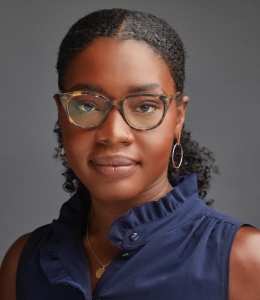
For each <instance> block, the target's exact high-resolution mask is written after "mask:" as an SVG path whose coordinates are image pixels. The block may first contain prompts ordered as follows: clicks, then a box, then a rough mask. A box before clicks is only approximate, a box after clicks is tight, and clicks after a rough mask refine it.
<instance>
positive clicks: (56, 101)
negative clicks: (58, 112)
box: [53, 94, 61, 109]
mask: <svg viewBox="0 0 260 300" xmlns="http://www.w3.org/2000/svg"><path fill="white" fill-rule="evenodd" d="M53 99H54V100H55V103H56V105H57V108H58V109H59V107H60V105H61V102H60V97H59V95H58V94H55V95H54V96H53Z"/></svg>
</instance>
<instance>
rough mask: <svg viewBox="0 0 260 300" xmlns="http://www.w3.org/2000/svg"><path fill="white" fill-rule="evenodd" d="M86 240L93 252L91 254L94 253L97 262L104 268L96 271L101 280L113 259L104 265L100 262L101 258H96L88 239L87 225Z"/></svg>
mask: <svg viewBox="0 0 260 300" xmlns="http://www.w3.org/2000/svg"><path fill="white" fill-rule="evenodd" d="M86 238H87V242H88V245H89V248H90V250H91V252H92V253H93V255H94V256H95V258H96V260H97V261H98V262H99V263H100V264H101V266H102V268H98V269H97V271H96V278H97V279H99V278H100V277H101V276H102V275H103V273H104V272H105V270H106V267H107V266H109V265H110V264H111V262H112V261H113V259H112V260H111V261H110V262H109V263H108V264H105V265H104V264H102V262H101V261H100V260H99V258H98V257H97V256H96V254H95V252H94V250H93V249H92V247H91V245H90V242H89V239H88V225H87V232H86Z"/></svg>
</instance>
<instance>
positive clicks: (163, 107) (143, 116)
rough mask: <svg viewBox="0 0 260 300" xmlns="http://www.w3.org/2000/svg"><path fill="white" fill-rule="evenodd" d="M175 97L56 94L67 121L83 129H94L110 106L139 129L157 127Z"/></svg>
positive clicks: (82, 92) (106, 113) (101, 121)
mask: <svg viewBox="0 0 260 300" xmlns="http://www.w3.org/2000/svg"><path fill="white" fill-rule="evenodd" d="M179 95H180V94H179V93H177V94H176V95H175V96H166V95H155V94H134V95H130V96H127V97H126V98H125V99H123V100H109V99H107V98H106V97H105V96H103V95H99V94H95V93H92V92H84V91H79V92H71V93H60V94H56V95H55V96H58V97H59V99H60V101H61V103H62V105H63V107H64V110H65V112H66V114H67V117H68V119H69V121H70V122H71V123H72V124H74V125H76V126H79V127H82V128H95V127H98V126H99V125H101V124H102V123H103V122H105V120H106V118H107V116H108V114H109V111H110V109H111V107H112V106H113V105H115V106H117V107H118V109H119V111H120V113H121V115H122V117H123V118H124V120H125V122H126V123H127V124H128V125H129V126H130V127H132V128H135V129H138V130H149V129H153V128H155V127H157V126H159V125H160V124H161V123H162V121H163V119H164V117H165V115H166V112H167V110H168V108H169V105H170V103H171V101H172V100H173V99H176V98H177V97H178V96H179Z"/></svg>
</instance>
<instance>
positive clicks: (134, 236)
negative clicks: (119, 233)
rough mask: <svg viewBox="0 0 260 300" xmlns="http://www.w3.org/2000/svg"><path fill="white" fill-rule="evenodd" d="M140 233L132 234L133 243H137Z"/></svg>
mask: <svg viewBox="0 0 260 300" xmlns="http://www.w3.org/2000/svg"><path fill="white" fill-rule="evenodd" d="M138 237H139V236H138V233H137V232H134V233H132V234H131V236H130V239H131V240H132V241H136V240H137V239H138Z"/></svg>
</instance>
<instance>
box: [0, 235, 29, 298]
mask: <svg viewBox="0 0 260 300" xmlns="http://www.w3.org/2000/svg"><path fill="white" fill-rule="evenodd" d="M29 236H30V233H27V234H25V235H23V236H21V237H20V238H18V239H17V240H16V241H15V242H14V243H13V245H12V246H11V247H10V249H9V250H8V251H7V253H6V255H5V257H4V259H3V262H2V264H1V268H0V299H3V300H5V299H8V300H9V299H10V300H15V299H16V295H15V286H16V272H17V266H18V261H19V257H20V254H21V252H22V249H23V247H24V245H25V243H26V241H27V240H28V238H29Z"/></svg>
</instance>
